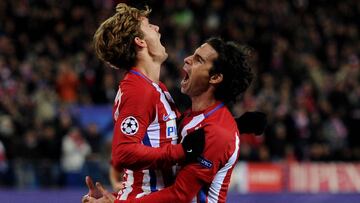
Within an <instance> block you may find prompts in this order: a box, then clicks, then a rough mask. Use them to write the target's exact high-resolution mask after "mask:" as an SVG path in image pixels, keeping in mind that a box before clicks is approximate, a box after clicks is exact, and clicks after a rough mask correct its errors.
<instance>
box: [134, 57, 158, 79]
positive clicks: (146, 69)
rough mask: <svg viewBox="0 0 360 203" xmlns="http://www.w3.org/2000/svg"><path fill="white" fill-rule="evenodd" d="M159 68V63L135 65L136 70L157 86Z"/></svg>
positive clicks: (141, 62)
mask: <svg viewBox="0 0 360 203" xmlns="http://www.w3.org/2000/svg"><path fill="white" fill-rule="evenodd" d="M160 67H161V63H156V62H154V61H151V62H150V61H139V62H138V63H137V64H136V68H138V69H139V71H140V72H141V73H142V74H143V75H145V76H146V77H148V78H149V79H150V80H151V81H153V82H155V83H156V84H159V80H160Z"/></svg>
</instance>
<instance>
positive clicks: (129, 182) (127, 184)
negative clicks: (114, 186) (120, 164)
mask: <svg viewBox="0 0 360 203" xmlns="http://www.w3.org/2000/svg"><path fill="white" fill-rule="evenodd" d="M125 173H126V174H127V178H126V182H125V189H124V190H123V191H122V190H120V191H122V192H123V193H122V194H121V196H120V200H126V199H127V197H128V195H129V194H130V192H131V191H132V190H133V188H132V185H133V184H134V173H133V171H132V170H129V169H126V170H125Z"/></svg>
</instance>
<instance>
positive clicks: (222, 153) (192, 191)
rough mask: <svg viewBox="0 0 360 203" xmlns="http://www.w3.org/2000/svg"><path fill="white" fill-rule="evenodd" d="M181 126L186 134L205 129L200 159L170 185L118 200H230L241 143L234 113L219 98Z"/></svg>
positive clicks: (192, 115) (186, 118)
mask: <svg viewBox="0 0 360 203" xmlns="http://www.w3.org/2000/svg"><path fill="white" fill-rule="evenodd" d="M180 127H181V128H182V130H181V135H182V136H183V137H184V136H186V135H187V134H188V133H190V132H192V131H194V130H196V129H199V128H203V129H204V131H205V150H204V153H203V155H202V157H201V158H200V159H199V162H198V163H194V164H189V165H186V166H184V167H183V168H182V169H181V170H180V171H179V173H178V175H177V177H176V181H175V183H174V184H173V185H172V186H170V187H167V188H165V189H163V190H161V191H158V192H155V193H151V194H150V195H147V196H144V197H142V198H140V199H132V200H128V201H115V202H142V203H144V202H157V203H162V202H164V203H165V202H172V203H175V202H179V203H180V202H191V200H193V202H204V203H205V202H207V203H210V202H211V203H213V202H219V203H222V202H226V195H227V191H228V187H229V183H230V177H231V173H232V170H233V168H234V166H235V163H236V161H237V159H238V156H239V146H240V141H239V140H240V139H239V131H238V128H237V125H236V122H235V120H234V118H233V116H232V115H231V113H230V112H229V110H228V109H227V108H226V107H224V106H223V104H222V103H220V102H218V103H217V104H215V105H213V106H211V107H209V108H207V109H206V110H205V111H201V112H189V113H188V114H187V113H185V118H184V119H183V123H182V125H181V126H180ZM194 197H195V198H194Z"/></svg>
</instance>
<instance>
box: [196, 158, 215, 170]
mask: <svg viewBox="0 0 360 203" xmlns="http://www.w3.org/2000/svg"><path fill="white" fill-rule="evenodd" d="M197 160H198V162H199V163H200V165H201V166H203V167H204V168H211V167H212V165H213V163H212V162H211V161H210V160H207V159H205V158H203V157H198V158H197Z"/></svg>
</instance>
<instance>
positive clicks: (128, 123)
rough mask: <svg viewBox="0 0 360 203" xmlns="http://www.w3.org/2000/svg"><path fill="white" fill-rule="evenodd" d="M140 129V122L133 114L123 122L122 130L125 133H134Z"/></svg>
mask: <svg viewBox="0 0 360 203" xmlns="http://www.w3.org/2000/svg"><path fill="white" fill-rule="evenodd" d="M138 130H139V123H138V121H137V120H136V118H134V117H133V116H129V117H127V118H125V119H124V120H123V121H122V122H121V132H123V133H124V134H125V135H134V134H135V133H137V131H138Z"/></svg>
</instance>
